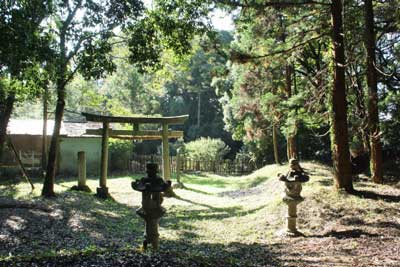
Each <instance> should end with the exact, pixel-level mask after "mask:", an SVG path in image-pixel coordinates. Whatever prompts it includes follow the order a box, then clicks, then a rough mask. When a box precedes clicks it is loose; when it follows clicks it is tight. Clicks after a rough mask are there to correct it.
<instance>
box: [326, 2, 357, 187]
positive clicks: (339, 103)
mask: <svg viewBox="0 0 400 267" xmlns="http://www.w3.org/2000/svg"><path fill="white" fill-rule="evenodd" d="M342 10H343V6H342V1H341V0H333V1H332V5H331V12H332V30H333V31H332V34H333V36H332V38H333V47H334V51H333V56H334V82H333V83H334V84H333V87H332V91H331V147H332V160H333V170H334V181H335V187H336V189H338V190H345V191H346V192H352V191H353V182H352V177H351V163H350V152H349V143H348V129H347V100H346V87H345V54H344V38H343V35H344V33H343V20H342Z"/></svg>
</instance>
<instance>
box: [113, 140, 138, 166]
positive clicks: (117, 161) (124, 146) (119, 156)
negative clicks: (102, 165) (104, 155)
mask: <svg viewBox="0 0 400 267" xmlns="http://www.w3.org/2000/svg"><path fill="white" fill-rule="evenodd" d="M133 147H134V145H133V143H132V141H130V140H118V139H111V140H110V141H109V153H110V161H109V163H110V169H111V170H112V171H116V170H126V169H127V167H128V164H129V160H130V159H131V156H132V152H133Z"/></svg>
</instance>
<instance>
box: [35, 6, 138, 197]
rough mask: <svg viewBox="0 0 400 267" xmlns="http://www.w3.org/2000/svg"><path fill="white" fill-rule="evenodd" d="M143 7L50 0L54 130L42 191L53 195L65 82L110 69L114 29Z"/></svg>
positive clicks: (97, 75) (130, 20) (133, 19)
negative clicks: (77, 76) (54, 107)
mask: <svg viewBox="0 0 400 267" xmlns="http://www.w3.org/2000/svg"><path fill="white" fill-rule="evenodd" d="M142 10H143V4H142V2H140V1H138V0H107V1H96V0H73V1H61V0H59V1H54V15H53V16H52V17H51V21H50V23H49V25H48V27H49V30H51V31H52V32H54V35H55V36H54V38H55V40H56V43H55V44H54V46H53V48H54V62H55V75H54V83H55V86H56V90H57V104H56V111H55V124H54V131H53V135H52V138H51V142H50V148H49V155H48V163H47V169H46V176H45V180H44V184H43V189H42V195H43V196H46V197H51V196H55V193H54V181H55V171H56V168H55V166H56V164H55V163H56V156H57V154H58V142H59V134H60V129H61V123H62V118H63V115H64V108H65V97H66V85H67V84H68V83H69V82H70V81H71V80H72V78H73V77H74V76H75V75H76V73H78V72H80V73H81V74H82V75H83V76H84V77H85V78H92V77H94V78H100V77H102V76H103V74H104V73H105V72H107V71H108V72H110V71H113V70H114V64H113V63H112V59H111V57H110V56H109V54H110V52H111V50H112V44H111V43H110V39H111V38H112V37H114V36H115V32H114V29H116V28H117V27H121V28H122V29H123V28H124V27H125V26H126V25H130V24H134V23H135V22H136V20H137V19H138V18H139V16H140V15H141V13H142Z"/></svg>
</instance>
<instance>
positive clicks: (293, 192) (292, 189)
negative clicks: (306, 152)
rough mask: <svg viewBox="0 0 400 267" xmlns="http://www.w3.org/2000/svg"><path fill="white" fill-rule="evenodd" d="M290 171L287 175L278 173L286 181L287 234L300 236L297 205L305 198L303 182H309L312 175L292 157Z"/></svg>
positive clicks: (284, 198)
mask: <svg viewBox="0 0 400 267" xmlns="http://www.w3.org/2000/svg"><path fill="white" fill-rule="evenodd" d="M289 168H290V169H289V171H288V173H287V174H286V175H284V174H280V173H279V174H278V177H279V180H280V181H282V182H285V186H286V188H285V195H284V197H283V202H285V203H286V205H288V216H287V229H286V235H287V236H299V235H302V234H301V233H300V232H299V231H298V230H297V227H296V220H297V205H298V204H299V203H301V202H302V201H303V200H304V198H303V197H302V196H301V195H300V193H301V190H302V185H301V183H305V182H308V181H309V180H310V177H309V176H308V175H307V174H306V173H305V172H304V170H303V169H302V168H301V167H300V164H299V162H298V160H297V159H291V160H290V161H289Z"/></svg>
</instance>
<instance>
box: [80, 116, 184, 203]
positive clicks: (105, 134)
mask: <svg viewBox="0 0 400 267" xmlns="http://www.w3.org/2000/svg"><path fill="white" fill-rule="evenodd" d="M82 115H83V116H85V118H86V120H87V121H94V122H102V123H103V128H102V129H93V130H89V129H88V130H86V134H90V135H101V136H102V142H101V169H100V187H99V188H97V196H99V197H101V198H107V197H109V196H110V195H109V193H108V188H107V168H108V166H107V165H108V138H109V137H112V138H119V139H130V140H159V139H161V140H162V159H163V160H162V170H163V177H164V179H166V180H170V179H171V170H170V162H169V145H168V139H170V138H180V137H183V131H169V130H168V125H170V124H184V123H185V121H186V120H187V119H188V118H189V115H183V116H175V117H113V116H104V115H96V114H90V113H82ZM110 123H129V124H132V125H133V130H132V131H128V130H112V129H110ZM139 124H160V125H161V126H162V129H161V131H140V130H139Z"/></svg>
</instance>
